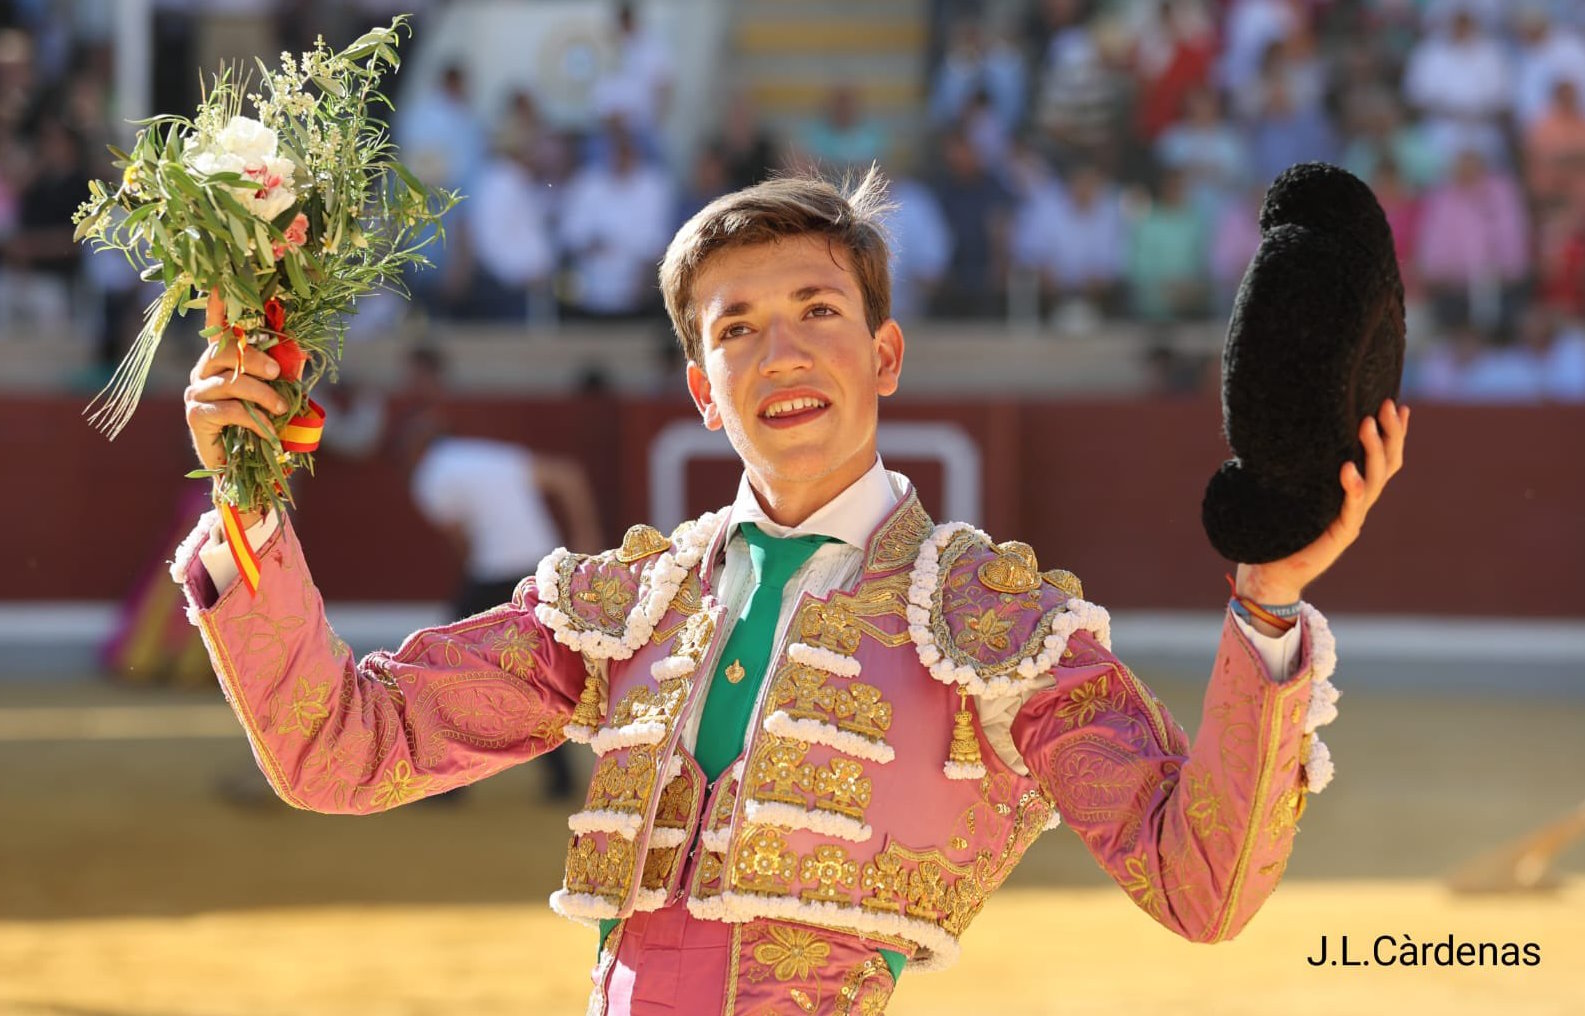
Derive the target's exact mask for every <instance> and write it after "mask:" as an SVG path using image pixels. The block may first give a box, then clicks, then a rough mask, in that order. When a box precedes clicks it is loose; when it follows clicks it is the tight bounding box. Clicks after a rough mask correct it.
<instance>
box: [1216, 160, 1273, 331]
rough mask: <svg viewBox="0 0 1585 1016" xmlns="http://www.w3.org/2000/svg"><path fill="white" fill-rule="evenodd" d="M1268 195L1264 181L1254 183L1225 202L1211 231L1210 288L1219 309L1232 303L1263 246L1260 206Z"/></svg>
mask: <svg viewBox="0 0 1585 1016" xmlns="http://www.w3.org/2000/svg"><path fill="white" fill-rule="evenodd" d="M1265 198H1266V188H1265V185H1264V184H1261V185H1258V186H1255V187H1252V188H1250V189H1248V190H1246V191H1245V192H1244V193H1242V194H1240V195H1238V196H1237V198H1235V199H1234V200H1232V201H1229V202H1228V203H1227V204H1226V205H1225V206H1223V208H1222V210H1221V212H1220V214H1218V215H1217V216H1216V218H1215V219H1214V220H1212V221H1213V222H1214V223H1215V226H1214V227H1213V229H1212V231H1211V288H1212V295H1213V297H1214V299H1215V307H1216V312H1217V313H1218V314H1225V313H1227V312H1228V311H1230V310H1231V309H1232V307H1233V298H1234V297H1235V296H1237V295H1238V285H1239V283H1241V282H1243V281H1244V272H1245V271H1246V270H1248V268H1249V262H1250V261H1251V260H1252V259H1253V258H1254V256H1255V251H1256V249H1257V248H1259V247H1260V206H1261V203H1262V202H1263V201H1265Z"/></svg>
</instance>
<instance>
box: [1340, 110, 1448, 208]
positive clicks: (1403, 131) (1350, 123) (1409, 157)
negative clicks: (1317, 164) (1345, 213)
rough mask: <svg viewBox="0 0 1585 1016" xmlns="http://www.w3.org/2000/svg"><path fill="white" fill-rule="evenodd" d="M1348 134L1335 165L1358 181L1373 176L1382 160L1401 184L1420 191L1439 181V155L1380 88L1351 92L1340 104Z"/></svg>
mask: <svg viewBox="0 0 1585 1016" xmlns="http://www.w3.org/2000/svg"><path fill="white" fill-rule="evenodd" d="M1344 116H1345V123H1346V125H1347V130H1348V134H1349V139H1348V143H1347V144H1346V145H1345V146H1344V147H1343V152H1342V155H1341V157H1340V159H1339V163H1338V164H1339V165H1341V166H1342V167H1343V168H1344V169H1346V170H1348V171H1349V172H1350V173H1353V174H1354V175H1355V176H1357V177H1359V178H1360V179H1361V180H1369V179H1371V178H1373V177H1374V176H1375V175H1376V168H1377V166H1379V165H1380V164H1381V163H1382V162H1383V161H1386V160H1391V161H1392V162H1393V163H1394V165H1396V167H1397V171H1398V173H1399V174H1400V175H1401V176H1402V177H1403V179H1404V182H1405V183H1406V184H1408V185H1409V186H1411V187H1413V188H1414V189H1416V190H1424V189H1425V188H1427V187H1429V186H1431V185H1432V184H1434V183H1436V182H1438V181H1439V180H1441V178H1442V174H1443V173H1444V172H1445V171H1446V170H1445V160H1444V158H1443V153H1442V151H1441V149H1439V148H1438V147H1437V146H1436V145H1434V144H1433V143H1432V142H1431V139H1430V138H1429V137H1428V136H1427V134H1426V131H1425V129H1424V128H1423V127H1421V126H1420V125H1419V124H1416V123H1409V122H1406V120H1405V118H1404V110H1403V105H1402V104H1401V103H1400V102H1399V101H1398V97H1397V96H1396V95H1394V94H1393V93H1392V92H1390V91H1388V90H1387V89H1385V88H1382V87H1380V86H1373V87H1367V88H1361V89H1358V90H1355V91H1353V92H1351V93H1350V94H1349V96H1348V99H1347V100H1346V101H1345V104H1344Z"/></svg>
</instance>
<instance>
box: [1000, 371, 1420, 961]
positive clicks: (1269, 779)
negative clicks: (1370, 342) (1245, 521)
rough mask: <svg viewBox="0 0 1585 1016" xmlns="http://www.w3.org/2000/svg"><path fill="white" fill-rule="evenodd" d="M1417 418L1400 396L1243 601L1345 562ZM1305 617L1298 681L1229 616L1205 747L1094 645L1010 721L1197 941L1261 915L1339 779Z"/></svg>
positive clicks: (1124, 881) (1063, 800) (1369, 427)
mask: <svg viewBox="0 0 1585 1016" xmlns="http://www.w3.org/2000/svg"><path fill="white" fill-rule="evenodd" d="M1408 424H1409V412H1408V410H1407V409H1405V408H1401V407H1398V406H1395V405H1394V404H1393V403H1391V402H1390V401H1389V402H1387V403H1385V404H1384V405H1383V406H1382V409H1381V412H1380V413H1379V414H1378V415H1377V417H1375V418H1373V419H1367V420H1365V421H1364V422H1363V423H1362V424H1361V426H1360V441H1361V444H1362V445H1363V447H1364V450H1365V469H1364V470H1363V472H1361V471H1360V470H1359V469H1357V468H1355V466H1354V465H1353V463H1347V464H1345V465H1344V466H1343V467H1342V469H1341V473H1340V476H1339V480H1340V482H1341V484H1342V486H1343V490H1344V500H1343V508H1342V511H1341V512H1340V514H1339V516H1338V518H1337V519H1336V520H1334V522H1333V523H1332V525H1331V526H1330V527H1328V529H1327V530H1326V532H1324V533H1323V534H1322V535H1321V536H1320V537H1319V538H1318V539H1317V540H1316V541H1314V542H1313V543H1312V544H1310V545H1309V546H1308V547H1305V548H1304V549H1302V550H1300V551H1298V552H1297V553H1295V554H1293V555H1290V556H1289V557H1287V558H1283V559H1281V560H1278V561H1273V562H1270V563H1267V564H1262V565H1240V566H1239V569H1238V579H1237V592H1238V594H1239V595H1241V596H1245V597H1248V598H1250V599H1252V600H1255V601H1256V602H1266V603H1273V604H1275V603H1282V602H1288V601H1294V600H1297V599H1298V598H1299V597H1300V595H1301V594H1302V592H1303V590H1304V588H1305V587H1306V586H1307V585H1309V583H1310V582H1312V581H1313V580H1314V579H1315V578H1316V577H1318V576H1319V575H1320V574H1321V573H1322V572H1324V571H1325V570H1326V569H1327V568H1329V567H1330V566H1331V565H1332V564H1333V563H1334V562H1335V561H1336V560H1337V559H1338V557H1339V556H1341V555H1342V553H1343V551H1344V550H1345V549H1347V548H1348V546H1349V545H1350V544H1352V543H1353V542H1354V540H1355V539H1357V538H1358V536H1359V534H1360V531H1361V529H1362V528H1363V526H1364V522H1365V516H1366V514H1367V513H1368V511H1369V510H1370V508H1371V507H1372V506H1373V505H1374V504H1375V503H1376V501H1377V499H1378V498H1380V496H1381V493H1382V491H1383V489H1384V488H1385V487H1386V484H1387V481H1388V480H1389V479H1390V478H1391V477H1392V476H1393V475H1394V474H1395V473H1397V472H1398V471H1399V470H1400V469H1401V468H1402V466H1403V450H1404V441H1405V439H1406V437H1407V433H1408ZM1252 623H1253V624H1254V625H1255V627H1256V628H1257V630H1259V631H1260V633H1261V634H1262V635H1274V634H1276V631H1275V629H1273V628H1272V626H1271V625H1269V624H1267V623H1266V622H1264V621H1260V620H1256V621H1254V622H1252ZM1301 624H1302V633H1301V634H1302V639H1303V650H1302V652H1301V655H1300V659H1299V661H1298V665H1297V667H1296V668H1295V672H1294V673H1293V674H1292V675H1288V674H1283V673H1275V674H1274V673H1271V672H1270V671H1269V670H1268V667H1267V665H1266V663H1265V662H1264V661H1263V660H1262V659H1261V655H1260V653H1259V652H1257V650H1256V649H1255V647H1254V646H1253V645H1251V643H1250V640H1249V638H1247V637H1246V636H1245V634H1244V632H1243V631H1242V630H1241V629H1240V627H1239V625H1238V623H1237V622H1236V621H1235V620H1234V619H1233V617H1232V616H1231V615H1229V617H1228V618H1227V619H1226V622H1225V623H1224V625H1223V628H1222V638H1221V643H1220V646H1219V648H1218V651H1217V658H1216V663H1215V665H1214V668H1213V670H1212V673H1211V680H1210V684H1209V686H1208V688H1207V690H1206V694H1205V705H1204V711H1203V718H1202V721H1201V725H1200V730H1199V734H1198V735H1197V737H1196V739H1195V741H1194V744H1193V747H1192V749H1191V747H1190V745H1189V741H1188V738H1187V737H1186V736H1185V734H1184V733H1183V730H1182V728H1180V727H1179V726H1178V725H1177V724H1176V723H1174V722H1173V721H1172V718H1171V716H1169V715H1168V713H1167V711H1166V710H1165V709H1164V708H1163V707H1162V706H1161V704H1160V703H1159V702H1158V701H1156V700H1155V699H1154V697H1153V696H1151V694H1150V693H1149V691H1148V690H1147V689H1146V688H1144V686H1143V685H1141V684H1140V683H1139V681H1138V680H1137V679H1135V677H1134V675H1133V674H1132V673H1131V672H1130V671H1129V670H1128V668H1127V667H1125V666H1123V665H1122V664H1121V663H1120V662H1118V660H1117V659H1116V658H1115V657H1113V656H1112V655H1111V653H1109V652H1107V651H1106V650H1105V649H1103V648H1101V646H1100V645H1099V644H1097V643H1096V642H1095V641H1094V640H1093V639H1092V638H1089V637H1088V636H1084V637H1082V638H1075V639H1074V640H1073V641H1071V642H1070V643H1069V648H1070V649H1071V650H1072V651H1073V656H1071V657H1067V658H1065V659H1064V660H1063V662H1062V665H1061V666H1059V667H1058V668H1057V670H1056V671H1055V673H1056V676H1057V681H1056V684H1055V686H1053V687H1050V688H1047V689H1045V690H1044V691H1041V692H1039V693H1037V694H1035V695H1034V696H1032V697H1031V698H1030V699H1029V700H1028V701H1027V702H1026V703H1025V704H1024V706H1023V708H1022V709H1021V710H1020V711H1019V713H1018V716H1017V717H1016V719H1015V720H1014V721H1013V724H1012V738H1013V743H1014V746H1015V747H1016V749H1017V750H1018V752H1019V754H1020V756H1021V757H1022V758H1023V760H1024V762H1025V764H1026V765H1028V767H1029V769H1030V772H1031V773H1032V774H1033V775H1034V776H1035V778H1036V779H1038V780H1039V781H1040V783H1041V785H1042V786H1043V787H1044V788H1045V790H1046V792H1047V793H1049V794H1050V795H1051V797H1052V799H1053V800H1054V801H1055V802H1056V805H1057V809H1058V811H1059V812H1060V813H1061V814H1062V817H1063V820H1064V821H1065V822H1066V823H1067V824H1068V825H1070V826H1072V827H1073V828H1074V829H1075V831H1077V832H1078V834H1079V836H1080V837H1081V838H1082V839H1083V840H1084V843H1085V845H1086V846H1087V847H1088V848H1089V849H1090V852H1091V853H1092V854H1093V855H1094V856H1095V858H1096V860H1098V861H1099V862H1100V863H1101V866H1102V867H1104V868H1105V869H1106V870H1107V872H1108V873H1109V874H1110V875H1111V876H1112V878H1113V879H1115V880H1116V881H1117V883H1118V885H1120V886H1122V887H1123V889H1124V890H1125V891H1127V892H1128V894H1129V896H1130V897H1132V898H1133V900H1134V902H1135V903H1137V904H1138V905H1139V906H1140V907H1141V908H1142V909H1143V910H1145V911H1146V912H1147V913H1149V914H1150V915H1151V916H1152V917H1154V918H1155V919H1156V920H1158V921H1160V922H1161V923H1162V924H1163V925H1165V926H1167V927H1168V928H1171V929H1172V930H1174V931H1176V932H1177V933H1179V934H1181V935H1183V936H1184V937H1186V938H1189V939H1193V940H1195V941H1200V942H1215V941H1220V940H1222V939H1225V938H1230V937H1231V936H1233V935H1235V934H1237V933H1238V931H1239V930H1240V929H1241V928H1243V926H1244V925H1245V924H1247V923H1248V922H1249V920H1250V919H1251V918H1252V917H1253V916H1254V915H1255V912H1256V911H1257V910H1258V909H1259V908H1260V905H1261V903H1262V902H1264V900H1265V898H1266V897H1267V896H1269V895H1270V894H1271V892H1272V890H1274V889H1275V888H1276V886H1277V882H1278V880H1279V879H1280V878H1281V876H1282V872H1283V870H1284V869H1285V868H1286V866H1287V862H1288V854H1289V852H1290V850H1291V849H1292V845H1293V836H1294V832H1295V831H1296V823H1297V822H1298V819H1299V816H1300V814H1301V813H1302V812H1303V810H1304V802H1305V794H1306V793H1307V792H1311V791H1315V790H1319V789H1320V788H1321V787H1323V786H1324V785H1325V784H1326V782H1327V781H1328V780H1329V779H1330V778H1331V769H1332V765H1331V758H1330V755H1329V753H1328V752H1327V751H1326V749H1325V746H1324V745H1323V744H1321V742H1320V741H1318V740H1316V738H1315V731H1316V729H1317V728H1318V727H1320V726H1322V725H1324V724H1326V723H1329V722H1330V721H1331V720H1332V719H1333V717H1335V716H1336V713H1337V709H1336V704H1335V703H1336V700H1337V692H1336V689H1334V688H1333V687H1332V685H1331V682H1330V681H1329V678H1330V676H1331V674H1332V669H1333V666H1334V664H1335V660H1336V654H1335V652H1334V649H1333V646H1332V639H1331V635H1330V633H1329V632H1328V631H1327V628H1326V623H1325V621H1324V620H1323V619H1322V617H1321V615H1320V614H1319V613H1317V612H1315V611H1314V610H1313V609H1310V608H1306V609H1305V611H1304V612H1303V614H1302V622H1301Z"/></svg>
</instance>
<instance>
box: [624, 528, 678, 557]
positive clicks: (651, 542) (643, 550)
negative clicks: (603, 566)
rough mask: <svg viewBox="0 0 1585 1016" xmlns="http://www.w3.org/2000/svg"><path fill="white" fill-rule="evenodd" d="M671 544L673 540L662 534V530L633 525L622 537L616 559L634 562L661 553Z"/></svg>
mask: <svg viewBox="0 0 1585 1016" xmlns="http://www.w3.org/2000/svg"><path fill="white" fill-rule="evenodd" d="M670 546H671V541H670V540H668V539H666V537H665V536H663V535H661V532H660V530H658V529H655V528H653V527H652V526H645V525H637V526H633V527H632V528H631V529H629V530H628V531H627V533H626V534H625V535H623V537H622V547H621V549H620V550H618V551H617V552H616V559H617V560H618V561H620V562H622V563H623V564H632V563H633V562H634V561H642V560H643V559H644V558H646V557H651V556H653V555H655V554H659V553H660V552H661V551H663V550H665V549H667V548H668V547H670Z"/></svg>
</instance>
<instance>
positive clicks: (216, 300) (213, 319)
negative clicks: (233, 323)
mask: <svg viewBox="0 0 1585 1016" xmlns="http://www.w3.org/2000/svg"><path fill="white" fill-rule="evenodd" d="M225 323H226V298H225V297H223V296H221V295H220V290H218V289H211V290H210V291H209V304H208V305H207V306H206V307H204V327H205V328H219V327H221V326H222V325H224V324H225Z"/></svg>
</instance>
